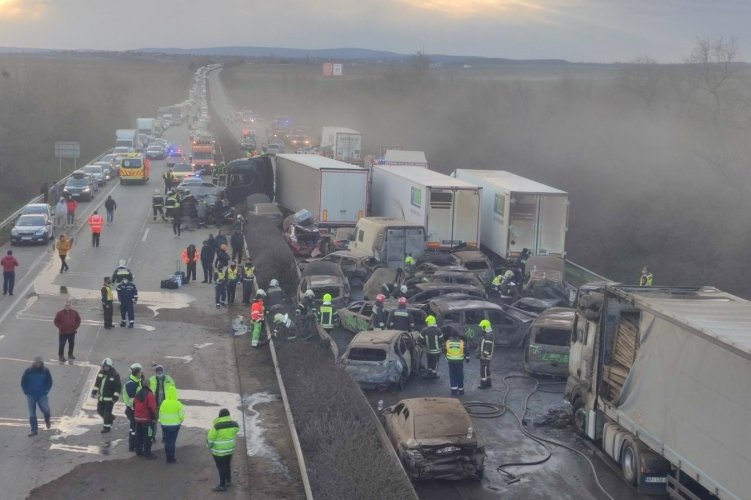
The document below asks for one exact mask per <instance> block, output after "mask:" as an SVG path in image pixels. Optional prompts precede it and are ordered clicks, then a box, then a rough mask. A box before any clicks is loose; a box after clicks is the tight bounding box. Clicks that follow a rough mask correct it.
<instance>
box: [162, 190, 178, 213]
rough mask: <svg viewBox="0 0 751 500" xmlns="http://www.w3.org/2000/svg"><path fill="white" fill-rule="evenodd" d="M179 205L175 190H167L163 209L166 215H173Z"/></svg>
mask: <svg viewBox="0 0 751 500" xmlns="http://www.w3.org/2000/svg"><path fill="white" fill-rule="evenodd" d="M179 207H180V201H178V199H177V195H175V192H174V191H172V190H170V191H167V199H166V200H165V201H164V211H165V212H166V215H167V217H173V216H174V215H175V212H176V211H177V209H178V208H179Z"/></svg>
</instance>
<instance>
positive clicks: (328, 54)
mask: <svg viewBox="0 0 751 500" xmlns="http://www.w3.org/2000/svg"><path fill="white" fill-rule="evenodd" d="M134 52H146V53H160V54H176V55H199V56H238V57H277V58H286V59H332V60H370V61H376V60H381V61H400V60H406V59H409V58H410V57H412V55H413V54H399V53H397V52H389V51H385V50H370V49H356V48H339V49H292V48H286V47H206V48H193V49H178V48H144V49H138V50H136V51H134ZM428 57H429V58H430V61H431V62H432V63H442V64H470V63H471V64H498V63H510V64H515V63H524V64H569V62H568V61H565V60H563V59H535V60H516V59H501V58H492V57H478V56H449V55H442V54H428Z"/></svg>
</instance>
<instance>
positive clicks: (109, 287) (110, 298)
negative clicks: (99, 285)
mask: <svg viewBox="0 0 751 500" xmlns="http://www.w3.org/2000/svg"><path fill="white" fill-rule="evenodd" d="M103 288H104V289H105V290H106V291H107V300H108V301H110V302H112V301H113V300H115V292H114V291H112V285H104V287H103Z"/></svg>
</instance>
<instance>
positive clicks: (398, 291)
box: [393, 285, 408, 299]
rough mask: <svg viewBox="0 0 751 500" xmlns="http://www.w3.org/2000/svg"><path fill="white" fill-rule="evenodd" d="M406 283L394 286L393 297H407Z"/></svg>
mask: <svg viewBox="0 0 751 500" xmlns="http://www.w3.org/2000/svg"><path fill="white" fill-rule="evenodd" d="M407 290H408V289H407V285H402V286H400V287H399V288H397V287H394V292H393V296H394V298H395V299H402V298H406V297H407Z"/></svg>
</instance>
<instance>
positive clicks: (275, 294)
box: [264, 278, 287, 312]
mask: <svg viewBox="0 0 751 500" xmlns="http://www.w3.org/2000/svg"><path fill="white" fill-rule="evenodd" d="M286 301H287V297H286V296H285V295H284V290H282V287H281V286H279V280H277V279H276V278H273V279H272V280H271V281H269V287H268V288H267V289H266V298H265V299H264V303H265V304H266V310H267V311H274V312H276V310H277V309H279V308H278V307H277V306H281V305H282V304H284V303H285V302H286Z"/></svg>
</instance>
